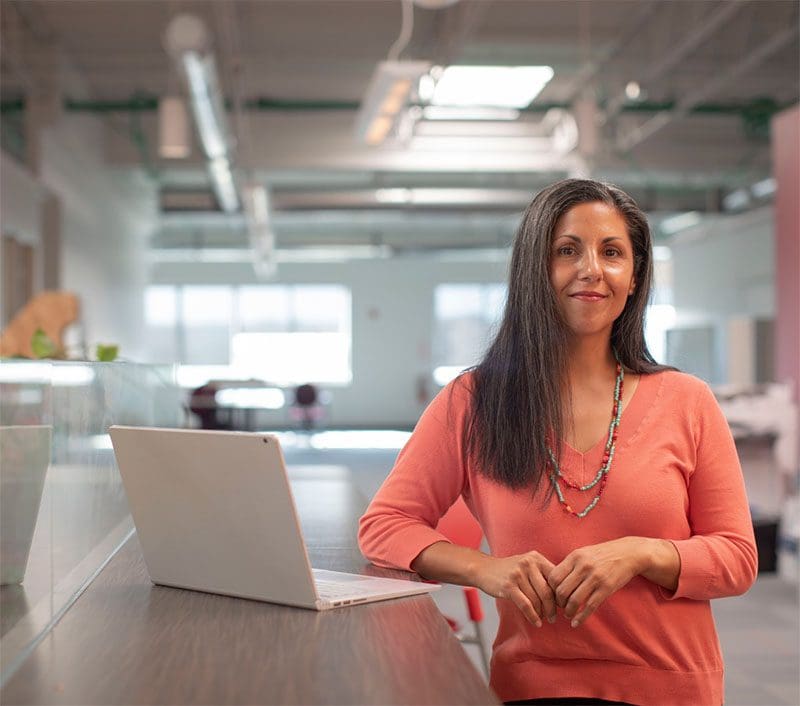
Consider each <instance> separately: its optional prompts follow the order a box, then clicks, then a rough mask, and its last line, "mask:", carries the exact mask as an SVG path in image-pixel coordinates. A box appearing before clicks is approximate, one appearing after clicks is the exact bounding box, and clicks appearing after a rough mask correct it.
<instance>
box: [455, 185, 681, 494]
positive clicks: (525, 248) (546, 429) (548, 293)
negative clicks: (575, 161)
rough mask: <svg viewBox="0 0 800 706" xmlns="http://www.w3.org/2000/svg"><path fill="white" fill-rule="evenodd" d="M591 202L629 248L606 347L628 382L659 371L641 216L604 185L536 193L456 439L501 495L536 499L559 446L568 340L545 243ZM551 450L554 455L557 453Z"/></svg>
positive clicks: (648, 248) (647, 241) (648, 244)
mask: <svg viewBox="0 0 800 706" xmlns="http://www.w3.org/2000/svg"><path fill="white" fill-rule="evenodd" d="M596 201H600V202H602V203H606V204H608V205H610V206H613V207H614V208H615V209H616V210H617V211H618V212H619V213H620V215H622V216H623V218H624V219H625V222H626V224H627V228H628V235H629V237H630V239H631V243H632V245H633V262H634V281H635V282H636V288H635V289H634V292H633V294H632V295H631V296H630V297H629V298H628V300H627V302H626V304H625V309H624V310H623V312H622V314H621V315H620V316H619V318H618V319H617V320H616V321H615V322H614V325H613V328H612V331H611V345H612V347H613V348H614V350H615V351H616V353H617V355H618V357H619V360H620V362H621V363H622V364H623V365H624V366H625V367H626V368H627V369H629V370H632V371H633V372H635V373H642V374H647V373H653V372H657V371H659V370H663V369H665V367H666V366H661V365H658V364H657V363H656V362H655V360H654V359H653V357H652V355H650V351H648V349H647V344H646V343H645V339H644V316H645V309H646V307H647V303H648V300H649V297H650V289H651V287H652V281H653V255H652V238H651V235H650V227H649V225H648V223H647V218H646V217H645V215H644V213H642V211H641V210H640V209H639V207H638V206H637V205H636V203H635V202H634V201H633V199H632V198H631V197H630V196H628V195H627V194H626V193H625V192H623V191H622V190H620V189H618V188H617V187H616V186H613V185H611V184H604V183H600V182H596V181H590V180H587V179H565V180H563V181H559V182H557V183H555V184H553V185H551V186H549V187H547V188H546V189H544V190H543V191H541V192H540V193H539V194H537V195H536V197H535V198H534V199H533V201H531V203H530V205H529V206H528V208H527V210H526V211H525V214H524V216H523V218H522V222H521V224H520V226H519V229H518V230H517V234H516V236H515V239H514V247H513V250H512V254H511V267H510V272H509V283H508V298H507V301H506V306H505V311H504V313H503V319H502V322H501V323H500V327H499V330H498V332H497V335H496V337H495V339H494V341H493V342H492V344H491V346H490V347H489V350H488V351H487V353H486V355H485V356H484V358H483V360H482V361H481V362H480V363H479V364H478V365H477V366H476V367H475V368H473V380H474V382H473V386H472V400H473V404H472V408H471V410H470V412H469V415H468V418H467V424H466V426H465V431H464V434H465V436H464V445H463V448H464V450H465V453H466V455H467V457H468V458H470V459H472V460H473V461H474V462H476V463H477V467H478V468H479V469H480V472H481V473H483V474H484V475H486V476H487V477H489V478H491V479H493V480H495V481H497V482H499V483H501V484H503V485H505V486H508V487H511V488H522V487H532V488H533V489H534V490H536V489H538V488H539V487H540V486H541V479H542V476H543V474H544V472H545V469H546V467H547V464H548V463H549V455H548V451H547V444H548V438H554V439H561V438H563V431H564V418H563V413H562V394H563V390H564V389H565V387H564V384H565V382H566V376H567V338H568V331H567V327H566V324H565V322H564V320H563V318H562V316H561V313H560V311H559V308H558V304H557V300H556V295H555V292H554V291H553V287H552V285H551V284H550V272H549V269H550V268H549V265H550V252H551V243H552V239H553V232H554V230H555V227H556V222H557V221H558V219H559V218H560V217H561V216H562V215H563V214H565V213H566V212H567V211H568V210H569V209H570V208H572V207H573V206H576V205H577V204H581V203H587V202H596ZM553 450H554V453H556V454H557V453H558V444H555V448H554V449H553ZM548 497H549V496H548Z"/></svg>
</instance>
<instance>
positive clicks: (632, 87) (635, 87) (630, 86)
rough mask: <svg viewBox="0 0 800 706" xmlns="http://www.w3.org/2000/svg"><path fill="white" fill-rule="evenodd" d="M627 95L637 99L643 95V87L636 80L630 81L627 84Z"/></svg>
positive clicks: (631, 98)
mask: <svg viewBox="0 0 800 706" xmlns="http://www.w3.org/2000/svg"><path fill="white" fill-rule="evenodd" d="M625 95H626V96H627V97H628V98H630V100H632V101H635V100H637V99H638V98H639V96H641V95H642V88H641V86H639V84H638V83H636V81H628V83H627V84H626V86H625Z"/></svg>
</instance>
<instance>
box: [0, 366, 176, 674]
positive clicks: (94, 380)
mask: <svg viewBox="0 0 800 706" xmlns="http://www.w3.org/2000/svg"><path fill="white" fill-rule="evenodd" d="M181 400H182V397H181V393H180V390H179V388H178V387H177V385H176V382H175V370H174V367H173V366H163V367H158V366H151V365H137V364H131V363H79V362H56V361H46V362H39V361H25V360H19V361H18V360H10V359H4V360H2V361H0V480H1V481H2V487H1V488H0V502H1V503H2V507H0V521H1V522H2V554H0V570H1V572H2V576H1V577H0V578H1V579H2V581H0V583H2V588H0V616H1V618H0V659H1V660H2V665H1V667H2V676H0V683H2V682H4V681H5V679H6V678H7V677H8V675H9V674H10V673H11V672H12V671H13V669H14V668H15V667H16V665H17V663H18V662H19V661H20V660H21V659H22V658H23V657H24V655H25V654H26V650H27V649H28V648H29V646H30V645H32V644H34V643H35V641H36V640H37V639H38V637H39V636H40V635H42V634H43V633H44V632H46V630H47V629H48V627H49V626H50V625H51V624H52V623H53V621H54V620H56V619H57V618H58V617H59V615H60V614H61V612H63V610H65V609H66V608H67V607H68V606H69V605H70V604H71V602H72V600H73V599H74V598H75V596H76V595H78V594H79V593H80V591H81V589H82V588H83V587H84V586H85V585H86V584H87V582H88V581H90V580H91V579H92V578H93V576H94V575H95V574H96V573H97V572H98V571H99V570H100V569H101V568H102V566H103V565H104V564H105V562H106V561H107V560H108V558H109V557H110V556H111V555H112V554H113V553H114V551H115V550H116V548H117V547H119V546H120V544H121V543H122V542H124V541H125V540H126V539H127V538H128V537H129V536H130V534H131V532H132V530H133V523H132V521H131V518H130V513H129V511H128V506H127V502H126V499H125V493H124V490H123V487H122V483H121V480H120V477H119V472H118V470H117V466H116V463H115V460H114V454H113V450H112V447H111V442H110V438H109V436H108V427H109V426H111V425H112V424H127V425H134V426H159V427H177V426H183V425H184V421H185V419H184V418H185V413H184V410H183V406H182V402H181Z"/></svg>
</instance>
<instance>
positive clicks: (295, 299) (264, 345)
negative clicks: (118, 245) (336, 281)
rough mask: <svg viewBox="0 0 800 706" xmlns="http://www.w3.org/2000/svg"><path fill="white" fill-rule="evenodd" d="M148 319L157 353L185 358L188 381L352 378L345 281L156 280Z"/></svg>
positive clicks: (150, 293) (160, 358)
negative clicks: (212, 283) (217, 283)
mask: <svg viewBox="0 0 800 706" xmlns="http://www.w3.org/2000/svg"><path fill="white" fill-rule="evenodd" d="M145 319H146V322H147V326H148V336H149V338H150V342H151V344H152V345H151V346H150V350H151V352H152V353H151V355H152V357H153V359H154V360H158V361H165V360H166V361H168V360H176V361H179V362H181V363H183V364H184V365H183V367H182V371H181V379H183V380H185V381H187V384H188V381H190V380H191V381H195V380H196V379H199V377H204V378H205V379H204V380H203V381H205V380H207V379H208V378H209V376H211V377H217V378H234V379H245V378H251V377H253V378H258V379H262V380H266V381H268V382H272V383H276V384H280V385H295V384H301V383H305V382H316V383H327V384H347V383H349V382H350V381H351V379H352V369H351V363H350V357H351V356H350V348H351V303H350V291H349V290H348V289H347V288H345V287H342V286H338V285H260V286H241V287H236V286H188V285H187V286H179V285H168V286H153V287H148V289H147V291H146V294H145ZM195 372H196V373H197V375H195V374H194V373H195ZM212 372H213V375H211V373H212ZM200 373H202V375H201V374H200ZM191 386H194V385H191Z"/></svg>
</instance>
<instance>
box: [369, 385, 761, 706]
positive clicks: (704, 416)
mask: <svg viewBox="0 0 800 706" xmlns="http://www.w3.org/2000/svg"><path fill="white" fill-rule="evenodd" d="M470 381H471V376H470V375H469V374H467V375H464V376H462V377H461V378H459V379H458V380H456V381H454V382H453V383H451V384H450V385H449V386H448V387H447V388H445V389H444V390H443V391H442V392H441V393H440V394H439V395H438V396H437V397H436V399H434V400H433V402H432V403H431V404H430V406H429V407H428V409H427V410H426V411H425V413H424V414H423V415H422V418H421V419H420V421H419V423H418V425H417V427H416V429H415V431H414V434H413V435H412V437H411V439H410V440H409V442H408V444H407V445H406V446H405V448H404V449H403V450H402V451H401V452H400V455H399V456H398V458H397V463H396V465H395V467H394V469H393V470H392V473H391V474H390V476H389V477H388V478H387V480H386V482H385V483H384V484H383V487H382V488H381V489H380V490H379V491H378V493H377V494H376V496H375V498H374V499H373V501H372V503H371V504H370V506H369V508H368V509H367V512H366V514H365V515H364V517H362V518H361V525H360V531H359V543H360V546H361V550H362V551H363V553H364V555H365V556H366V557H367V558H369V559H370V560H371V561H373V562H374V563H375V564H378V565H379V566H386V567H399V568H402V569H406V570H409V569H410V566H411V562H412V561H413V560H414V559H415V558H416V556H417V555H418V554H419V553H420V552H421V551H422V550H423V549H425V548H426V547H428V546H430V545H431V544H433V543H434V542H439V541H447V540H446V539H445V538H444V537H443V536H442V535H441V534H439V533H438V532H437V531H436V530H435V529H434V528H435V527H436V525H437V523H438V520H439V518H440V517H441V516H442V515H443V514H444V513H445V511H446V510H447V509H448V508H449V507H450V505H451V504H452V503H453V502H454V501H455V500H456V499H457V498H458V496H459V494H461V495H463V496H464V499H465V501H466V503H467V505H468V507H469V508H470V510H471V511H472V513H473V514H474V515H475V517H476V518H477V519H478V521H479V522H480V524H481V526H482V527H483V530H484V533H485V535H486V538H487V541H488V543H489V547H490V550H491V553H492V555H494V556H499V557H502V556H510V555H513V554H521V553H523V552H526V551H530V550H534V549H535V550H537V551H539V552H540V553H542V554H543V555H544V556H546V557H547V558H548V559H549V560H550V561H552V562H553V563H554V564H558V563H559V562H560V561H561V560H562V559H563V558H564V557H565V556H566V555H567V554H568V553H569V552H570V551H572V550H573V549H576V548H578V547H582V546H586V545H590V544H597V543H599V542H603V541H607V540H611V539H615V538H618V537H623V536H627V535H633V536H644V537H661V538H666V539H670V540H671V541H673V543H674V544H675V547H676V548H677V550H678V553H679V554H680V559H681V569H680V577H679V581H678V587H677V590H676V591H675V592H674V593H672V594H670V593H669V592H668V591H666V590H665V589H663V588H661V587H659V586H657V585H656V584H654V583H652V582H650V581H648V580H647V579H645V578H643V577H641V576H637V577H636V578H634V579H633V580H632V581H631V582H630V583H628V585H627V586H625V587H624V588H622V589H620V590H619V591H617V592H616V593H615V594H613V595H612V596H610V597H609V598H608V599H607V600H606V601H605V603H603V604H602V605H601V606H600V608H599V609H598V610H597V611H596V612H595V613H594V614H593V615H592V616H591V617H590V618H589V619H588V620H587V621H586V622H585V623H584V624H583V625H581V626H580V627H578V628H572V627H570V624H569V621H567V620H566V619H564V617H563V615H560V616H559V618H558V620H557V621H556V623H555V624H553V625H550V624H549V623H547V622H546V621H545V622H544V624H543V626H542V627H541V628H535V627H533V626H532V625H531V624H530V623H528V622H527V621H526V620H525V619H524V617H523V616H522V614H521V613H520V612H519V610H518V609H517V608H516V607H515V606H514V605H513V603H511V602H510V601H505V600H498V601H497V609H498V612H499V615H500V627H499V629H498V632H497V638H496V640H495V642H494V649H493V655H492V675H491V686H492V688H493V689H494V690H495V692H496V693H497V694H498V696H499V697H500V698H501V699H502V700H503V701H511V700H518V699H531V698H547V697H568V696H573V697H594V698H601V699H609V700H614V701H625V702H628V703H632V704H642V705H643V706H649V705H654V706H655V705H656V704H658V705H660V706H667V705H669V706H679V705H681V704H685V705H686V706H689V705H691V706H698V705H708V706H720V704H722V702H723V670H722V655H721V653H720V647H719V641H718V639H717V634H716V629H715V627H714V619H713V617H712V615H711V606H710V604H709V600H710V599H711V598H719V597H722V596H731V595H736V594H740V593H743V592H745V591H746V590H747V589H748V588H749V587H750V585H751V584H752V583H753V581H754V579H755V575H756V564H757V560H756V547H755V541H754V539H753V529H752V524H751V519H750V514H749V511H748V506H747V497H746V495H745V489H744V484H743V480H742V472H741V468H740V466H739V461H738V458H737V456H736V449H735V447H734V443H733V439H732V437H731V434H730V431H729V429H728V425H727V423H726V421H725V418H724V417H723V415H722V412H721V410H720V408H719V406H718V405H717V402H716V400H715V399H714V396H713V394H712V393H711V391H710V390H709V388H708V386H707V385H705V383H703V382H701V381H700V380H697V379H696V378H693V377H691V376H689V375H685V374H683V373H677V372H662V373H656V374H653V375H643V376H642V377H641V379H640V382H639V385H638V387H637V389H636V391H635V392H634V395H633V397H632V398H631V400H630V402H629V403H628V406H627V408H626V409H625V411H624V413H623V416H622V420H621V422H620V427H619V435H618V439H617V448H616V454H615V456H614V462H613V465H612V468H611V471H610V473H609V476H608V485H607V486H606V489H605V491H604V493H603V497H602V499H601V500H600V503H599V504H598V505H597V507H595V509H594V510H593V511H592V512H590V513H589V515H587V516H586V517H585V518H584V519H577V518H575V517H573V516H571V515H568V514H567V513H566V512H565V511H564V510H563V509H562V508H561V507H560V506H559V504H558V501H557V499H556V498H555V497H552V498H551V500H550V502H549V503H548V505H547V506H546V507H544V508H543V507H542V501H541V496H537V498H536V500H534V501H532V500H531V498H530V493H529V492H526V491H512V490H510V489H508V488H505V487H503V486H501V485H498V484H496V483H494V482H492V481H489V480H487V479H486V478H485V477H484V476H482V475H481V474H480V473H479V472H478V470H477V468H475V466H474V465H473V464H472V463H467V464H466V465H465V464H464V463H463V462H462V458H463V456H462V453H461V451H462V443H461V439H462V436H461V432H462V429H463V427H464V423H465V414H466V411H467V409H468V405H469V404H470V393H469V388H470ZM604 444H605V438H603V439H601V440H600V441H598V443H597V444H596V445H595V447H594V448H592V449H590V450H589V451H587V452H586V453H584V454H581V453H579V452H577V451H576V450H574V449H572V448H571V447H569V446H568V445H566V444H564V445H563V446H562V463H561V466H562V472H564V473H565V475H567V476H568V477H570V478H572V479H573V480H579V481H580V482H582V483H586V482H588V481H589V480H591V478H593V477H594V474H595V473H596V471H597V469H598V468H599V467H600V463H601V458H602V454H603V446H604ZM574 492H575V491H570V490H567V498H568V499H569V498H571V497H572V498H573V499H574V501H573V503H572V504H573V506H575V507H581V508H582V507H583V506H584V505H585V504H586V502H588V500H590V499H591V497H593V495H592V493H582V494H579V497H577V498H575V496H574V495H571V494H572V493H574Z"/></svg>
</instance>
